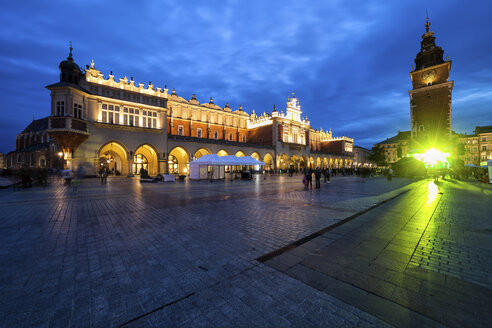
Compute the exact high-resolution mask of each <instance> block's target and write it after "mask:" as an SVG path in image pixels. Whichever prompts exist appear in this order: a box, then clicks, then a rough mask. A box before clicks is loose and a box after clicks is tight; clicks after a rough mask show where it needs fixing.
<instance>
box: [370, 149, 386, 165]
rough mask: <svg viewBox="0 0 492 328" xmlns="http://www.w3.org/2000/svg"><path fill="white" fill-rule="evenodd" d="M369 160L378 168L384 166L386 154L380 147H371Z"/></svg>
mask: <svg viewBox="0 0 492 328" xmlns="http://www.w3.org/2000/svg"><path fill="white" fill-rule="evenodd" d="M369 160H370V161H372V162H374V163H376V164H377V165H378V166H386V153H385V152H384V149H383V148H382V147H378V146H374V147H372V150H371V154H370V155H369Z"/></svg>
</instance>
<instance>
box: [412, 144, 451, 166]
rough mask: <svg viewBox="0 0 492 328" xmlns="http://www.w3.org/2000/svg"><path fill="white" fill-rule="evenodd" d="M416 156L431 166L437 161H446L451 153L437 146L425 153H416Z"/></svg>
mask: <svg viewBox="0 0 492 328" xmlns="http://www.w3.org/2000/svg"><path fill="white" fill-rule="evenodd" d="M414 157H415V158H416V159H418V160H419V161H422V162H424V163H426V164H428V165H430V166H434V165H436V164H437V163H446V162H447V160H446V159H447V158H448V157H449V153H443V152H442V151H440V150H437V149H436V148H431V149H429V150H427V151H426V152H425V153H423V154H415V155H414Z"/></svg>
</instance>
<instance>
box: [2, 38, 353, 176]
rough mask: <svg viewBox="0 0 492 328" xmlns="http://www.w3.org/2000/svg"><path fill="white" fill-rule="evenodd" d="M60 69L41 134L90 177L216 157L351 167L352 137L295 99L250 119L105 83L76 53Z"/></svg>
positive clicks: (131, 84)
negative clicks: (338, 133)
mask: <svg viewBox="0 0 492 328" xmlns="http://www.w3.org/2000/svg"><path fill="white" fill-rule="evenodd" d="M59 68H60V81H59V82H58V83H55V84H51V85H49V86H47V89H49V90H50V91H51V115H50V116H49V117H47V118H45V119H44V120H45V121H46V122H45V123H46V127H45V129H44V130H43V131H42V133H44V134H45V135H46V136H49V140H52V141H55V142H56V144H57V145H59V147H60V148H61V150H62V152H61V153H60V154H61V157H62V159H63V163H64V167H68V168H72V169H77V168H79V167H83V168H84V169H85V171H86V172H87V173H89V174H95V173H97V172H98V171H99V170H100V168H101V167H107V168H108V169H109V171H110V172H112V173H114V174H116V175H123V176H127V175H129V176H132V175H135V174H139V172H140V169H142V168H144V169H146V170H148V172H149V174H150V175H157V174H166V173H177V174H187V173H188V163H189V162H190V161H192V160H194V159H196V158H199V157H200V156H202V155H205V154H211V153H216V154H218V155H220V156H222V155H237V156H253V157H255V158H257V159H260V160H262V161H264V162H265V164H266V165H265V168H266V169H267V170H271V171H279V170H284V171H285V170H287V169H294V170H300V169H302V168H305V167H316V166H319V167H346V166H351V165H352V164H353V149H352V148H353V139H351V138H348V137H338V138H334V137H333V136H332V132H331V130H330V131H329V132H325V131H323V130H321V131H318V130H314V129H313V128H312V127H311V125H310V122H309V120H308V119H307V117H304V118H303V117H302V111H301V106H300V105H299V100H298V99H297V98H296V97H295V95H294V94H293V95H292V97H290V98H289V99H288V101H287V104H286V110H285V113H284V111H281V112H278V111H277V110H276V109H275V108H274V110H273V111H272V112H271V113H263V114H261V115H257V114H256V113H255V111H254V110H253V111H252V113H251V115H250V114H248V113H246V112H245V111H244V110H243V109H242V107H240V108H239V109H237V110H232V109H231V108H230V107H229V105H228V104H227V103H226V105H225V106H224V107H223V108H222V107H220V106H218V105H216V104H215V103H214V101H213V99H212V98H210V101H209V102H208V103H200V102H199V101H198V100H197V99H196V97H195V95H193V96H192V97H191V99H189V100H186V99H184V98H182V97H180V96H178V94H177V92H176V90H174V89H173V90H172V91H171V93H168V89H167V87H164V88H160V87H155V86H154V85H153V84H152V83H151V82H149V83H148V85H146V86H144V84H143V83H138V84H136V83H135V81H133V78H130V79H128V78H127V77H124V78H120V79H115V77H114V75H113V73H112V72H111V73H110V74H109V76H108V77H107V78H105V77H104V74H103V73H102V72H101V71H99V70H98V69H97V68H96V67H95V65H94V62H92V63H91V64H90V65H87V66H86V68H85V69H84V70H81V69H80V68H79V66H78V65H77V64H76V63H75V61H74V60H73V56H72V48H71V47H70V54H69V56H68V58H67V59H66V60H64V61H62V62H61V63H60V66H59ZM19 150H20V149H19V147H18V149H17V151H19ZM17 151H16V152H17ZM16 152H12V153H11V155H12V156H14V155H15V153H16ZM21 164H22V165H23V166H26V165H27V166H38V165H37V164H36V163H30V162H29V163H21Z"/></svg>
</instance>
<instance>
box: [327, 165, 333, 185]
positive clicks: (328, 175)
mask: <svg viewBox="0 0 492 328" xmlns="http://www.w3.org/2000/svg"><path fill="white" fill-rule="evenodd" d="M331 174H332V171H331V169H330V168H328V169H327V170H326V177H327V178H328V181H326V183H331V182H330V176H331Z"/></svg>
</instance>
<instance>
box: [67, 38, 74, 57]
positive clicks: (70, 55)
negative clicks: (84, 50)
mask: <svg viewBox="0 0 492 328" xmlns="http://www.w3.org/2000/svg"><path fill="white" fill-rule="evenodd" d="M72 50H73V48H72V41H70V53H69V54H68V57H67V59H68V60H72V61H73V57H72Z"/></svg>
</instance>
